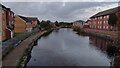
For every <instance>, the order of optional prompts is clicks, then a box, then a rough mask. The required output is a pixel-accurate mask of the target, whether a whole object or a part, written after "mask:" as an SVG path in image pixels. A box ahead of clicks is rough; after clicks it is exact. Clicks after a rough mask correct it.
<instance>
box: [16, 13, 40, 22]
mask: <svg viewBox="0 0 120 68" xmlns="http://www.w3.org/2000/svg"><path fill="white" fill-rule="evenodd" d="M18 16H19V17H20V18H22V19H23V20H24V21H26V22H27V23H31V22H32V21H33V20H38V19H37V17H24V16H20V15H18Z"/></svg>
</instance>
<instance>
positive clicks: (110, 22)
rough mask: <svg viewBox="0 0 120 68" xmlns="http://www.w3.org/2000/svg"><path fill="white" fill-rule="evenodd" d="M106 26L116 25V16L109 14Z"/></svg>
mask: <svg viewBox="0 0 120 68" xmlns="http://www.w3.org/2000/svg"><path fill="white" fill-rule="evenodd" d="M108 24H110V25H112V26H114V25H115V24H117V16H116V15H115V14H111V15H110V16H109V19H108Z"/></svg>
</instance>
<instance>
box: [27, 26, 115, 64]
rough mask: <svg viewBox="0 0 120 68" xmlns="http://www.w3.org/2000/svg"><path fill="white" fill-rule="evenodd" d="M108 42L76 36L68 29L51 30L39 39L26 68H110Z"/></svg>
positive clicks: (110, 59)
mask: <svg viewBox="0 0 120 68" xmlns="http://www.w3.org/2000/svg"><path fill="white" fill-rule="evenodd" d="M107 44H108V42H107V41H105V40H102V39H99V38H96V37H93V36H82V35H78V34H77V33H76V32H75V31H73V30H72V29H68V28H62V29H59V30H53V31H52V32H51V33H50V34H48V35H46V36H43V37H41V38H40V39H39V40H38V42H37V45H35V46H34V47H33V49H32V51H31V55H30V60H29V61H28V63H27V65H26V66H110V63H111V61H112V60H113V59H112V58H111V57H109V55H108V54H107V53H106V50H107Z"/></svg>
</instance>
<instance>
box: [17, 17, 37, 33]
mask: <svg viewBox="0 0 120 68" xmlns="http://www.w3.org/2000/svg"><path fill="white" fill-rule="evenodd" d="M37 25H38V19H37V18H33V17H24V16H20V15H15V32H17V33H21V32H30V31H32V29H34V28H35V27H37Z"/></svg>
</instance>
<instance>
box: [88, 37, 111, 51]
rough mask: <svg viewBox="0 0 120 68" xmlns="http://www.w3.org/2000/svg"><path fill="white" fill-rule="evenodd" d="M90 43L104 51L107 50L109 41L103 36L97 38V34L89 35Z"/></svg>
mask: <svg viewBox="0 0 120 68" xmlns="http://www.w3.org/2000/svg"><path fill="white" fill-rule="evenodd" d="M89 40H90V43H92V44H93V45H94V46H96V47H98V48H99V49H101V50H102V51H107V46H108V43H109V41H107V40H105V39H101V38H98V37H97V38H96V37H95V36H90V37H89Z"/></svg>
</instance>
